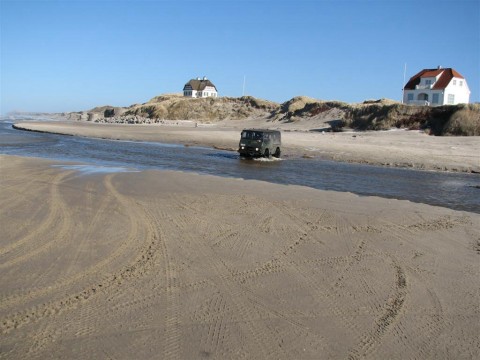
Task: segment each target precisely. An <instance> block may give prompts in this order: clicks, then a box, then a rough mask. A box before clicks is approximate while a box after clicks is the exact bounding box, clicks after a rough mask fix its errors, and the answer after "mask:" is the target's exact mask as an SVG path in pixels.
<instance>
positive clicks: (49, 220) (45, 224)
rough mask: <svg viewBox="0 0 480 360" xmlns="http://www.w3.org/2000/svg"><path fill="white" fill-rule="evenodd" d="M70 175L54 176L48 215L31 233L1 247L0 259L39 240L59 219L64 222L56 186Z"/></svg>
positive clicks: (14, 261)
mask: <svg viewBox="0 0 480 360" xmlns="http://www.w3.org/2000/svg"><path fill="white" fill-rule="evenodd" d="M71 173H72V172H71V171H70V172H64V173H61V174H58V175H56V176H55V177H54V178H53V180H52V183H51V185H50V190H49V192H50V199H51V200H50V206H49V213H48V215H47V217H46V218H45V219H44V220H43V221H42V223H40V224H39V225H38V226H37V228H35V229H34V230H33V231H32V232H30V233H29V234H27V235H26V236H24V237H23V238H21V239H19V240H17V241H15V242H14V243H11V244H9V245H7V246H4V247H2V248H1V249H0V259H1V257H3V256H5V255H9V254H10V253H11V252H13V251H14V250H16V249H17V248H18V247H20V246H23V245H25V244H27V243H29V242H31V240H35V239H38V238H40V235H42V234H43V233H46V232H48V231H49V230H51V228H52V227H53V225H54V224H55V223H56V222H57V220H58V218H59V217H60V218H61V219H63V221H65V220H64V217H63V214H62V210H63V209H64V207H65V205H64V203H63V202H62V201H61V199H60V194H59V191H58V186H59V185H60V184H61V183H62V182H63V181H64V178H65V177H66V176H68V175H69V174H71ZM26 256H28V253H25V254H23V255H20V256H17V257H14V258H13V259H12V260H10V262H9V261H5V262H2V263H1V264H0V268H5V267H7V266H9V265H10V264H11V263H16V262H18V261H19V260H17V259H18V258H23V257H26Z"/></svg>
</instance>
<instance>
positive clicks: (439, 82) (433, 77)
mask: <svg viewBox="0 0 480 360" xmlns="http://www.w3.org/2000/svg"><path fill="white" fill-rule="evenodd" d="M469 98H470V90H469V89H468V85H467V82H466V80H465V78H464V77H463V76H462V75H461V74H460V73H458V72H457V71H456V70H455V69H452V68H442V67H440V66H439V67H437V68H436V69H423V70H422V71H420V72H419V73H418V74H416V75H414V76H413V77H411V78H410V80H409V81H408V82H407V84H406V85H405V87H404V89H403V102H404V103H405V104H411V105H429V106H439V105H455V104H460V103H468V102H469Z"/></svg>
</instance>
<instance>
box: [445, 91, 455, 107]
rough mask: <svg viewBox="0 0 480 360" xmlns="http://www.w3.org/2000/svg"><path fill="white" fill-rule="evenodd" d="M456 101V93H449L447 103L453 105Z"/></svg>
mask: <svg viewBox="0 0 480 360" xmlns="http://www.w3.org/2000/svg"><path fill="white" fill-rule="evenodd" d="M454 102H455V95H454V94H448V100H447V104H449V105H453V103H454Z"/></svg>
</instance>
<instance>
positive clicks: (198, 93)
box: [183, 76, 218, 98]
mask: <svg viewBox="0 0 480 360" xmlns="http://www.w3.org/2000/svg"><path fill="white" fill-rule="evenodd" d="M183 96H186V97H192V98H205V97H217V96H218V91H217V88H216V86H215V85H213V83H212V82H211V81H210V80H208V79H207V78H206V77H205V76H204V77H203V79H200V78H196V79H192V80H190V81H189V82H188V83H186V84H185V86H184V87H183Z"/></svg>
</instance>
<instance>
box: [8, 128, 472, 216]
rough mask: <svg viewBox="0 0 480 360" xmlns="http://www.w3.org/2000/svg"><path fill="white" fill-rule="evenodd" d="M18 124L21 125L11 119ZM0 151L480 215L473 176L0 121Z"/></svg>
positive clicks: (97, 167) (114, 168) (97, 165)
mask: <svg viewBox="0 0 480 360" xmlns="http://www.w3.org/2000/svg"><path fill="white" fill-rule="evenodd" d="M20 120H22V121H23V119H18V120H16V121H20ZM235 145H236V144H232V147H233V146H235ZM0 153H3V154H11V155H21V156H31V157H41V158H48V159H54V160H60V161H74V162H82V163H87V164H90V165H94V167H90V168H89V172H92V169H100V168H104V167H108V168H110V167H111V168H112V169H111V170H112V171H120V170H121V169H122V168H128V169H131V170H142V169H160V170H162V169H167V170H179V171H186V172H196V173H200V174H211V175H217V176H225V177H235V178H243V179H256V180H263V181H268V182H273V183H279V184H294V185H304V186H309V187H313V188H316V189H323V190H335V191H345V192H352V193H355V194H359V195H368V196H380V197H386V198H396V199H403V200H410V201H413V202H419V203H425V204H430V205H438V206H444V207H448V208H452V209H456V210H466V211H471V212H476V213H480V175H478V174H464V173H445V172H433V171H419V170H411V169H398V168H389V167H380V166H372V165H363V164H362V165H360V164H348V163H340V162H334V161H326V160H320V159H303V158H285V159H282V160H272V161H262V160H246V159H241V158H240V157H239V156H238V154H237V153H235V152H230V151H222V150H215V149H211V148H204V147H190V146H189V147H187V146H183V145H172V144H160V143H151V142H134V141H113V140H100V139H88V138H80V137H73V136H65V135H54V134H45V133H35V132H28V131H20V130H15V129H13V128H12V121H9V120H0ZM80 169H81V168H79V171H80ZM104 170H108V169H104Z"/></svg>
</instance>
